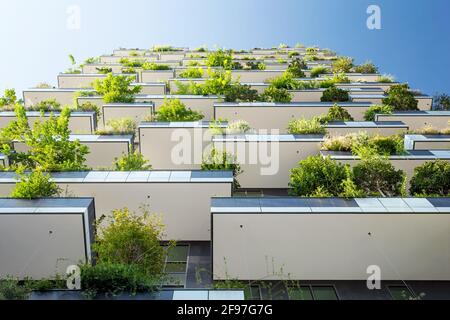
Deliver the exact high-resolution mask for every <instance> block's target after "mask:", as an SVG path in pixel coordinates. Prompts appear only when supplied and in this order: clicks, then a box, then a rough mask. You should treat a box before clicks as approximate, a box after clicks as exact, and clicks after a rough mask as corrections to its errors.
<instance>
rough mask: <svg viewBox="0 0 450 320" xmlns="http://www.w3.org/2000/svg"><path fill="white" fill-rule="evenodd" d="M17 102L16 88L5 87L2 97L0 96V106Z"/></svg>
mask: <svg viewBox="0 0 450 320" xmlns="http://www.w3.org/2000/svg"><path fill="white" fill-rule="evenodd" d="M16 102H17V96H16V90H14V89H5V93H4V94H3V97H0V107H4V106H8V105H15V104H16Z"/></svg>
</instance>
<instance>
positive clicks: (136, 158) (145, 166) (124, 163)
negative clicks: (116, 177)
mask: <svg viewBox="0 0 450 320" xmlns="http://www.w3.org/2000/svg"><path fill="white" fill-rule="evenodd" d="M130 149H132V146H130ZM114 169H115V170H116V171H146V170H151V169H152V166H151V165H150V164H149V163H148V161H147V160H145V159H144V156H143V155H142V154H141V153H139V152H138V151H137V150H135V151H134V152H131V153H129V154H124V155H122V157H121V158H115V159H114Z"/></svg>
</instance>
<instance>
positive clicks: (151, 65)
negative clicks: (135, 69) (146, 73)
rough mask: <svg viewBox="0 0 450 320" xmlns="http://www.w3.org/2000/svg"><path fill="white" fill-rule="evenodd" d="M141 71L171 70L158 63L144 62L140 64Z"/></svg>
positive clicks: (167, 66)
mask: <svg viewBox="0 0 450 320" xmlns="http://www.w3.org/2000/svg"><path fill="white" fill-rule="evenodd" d="M142 69H144V70H171V69H172V68H171V67H170V66H169V65H166V64H159V63H154V62H148V61H146V62H144V63H143V64H142Z"/></svg>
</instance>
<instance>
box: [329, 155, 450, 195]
mask: <svg viewBox="0 0 450 320" xmlns="http://www.w3.org/2000/svg"><path fill="white" fill-rule="evenodd" d="M321 154H322V155H323V156H324V157H325V156H330V157H331V159H334V160H337V161H339V162H341V163H344V164H349V165H350V166H354V165H356V164H357V163H358V162H359V161H360V158H359V157H358V156H354V155H352V154H351V153H350V152H336V151H321ZM438 159H440V160H450V150H443V151H433V150H419V151H417V150H413V151H408V153H407V154H405V155H394V156H390V157H389V161H390V162H391V163H392V165H393V166H394V167H395V168H396V169H397V170H403V171H404V172H405V173H406V177H407V184H408V186H407V190H409V183H410V181H411V178H412V177H413V175H414V169H415V168H416V167H418V166H421V165H422V164H424V163H425V162H428V161H433V160H438Z"/></svg>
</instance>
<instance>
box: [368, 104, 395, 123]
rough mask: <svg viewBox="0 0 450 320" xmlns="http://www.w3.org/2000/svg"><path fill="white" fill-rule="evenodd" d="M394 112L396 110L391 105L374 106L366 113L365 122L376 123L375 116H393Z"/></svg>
mask: <svg viewBox="0 0 450 320" xmlns="http://www.w3.org/2000/svg"><path fill="white" fill-rule="evenodd" d="M393 112H394V108H393V107H391V106H389V105H373V106H370V107H369V109H367V110H366V112H364V121H375V115H377V114H391V113H393Z"/></svg>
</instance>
